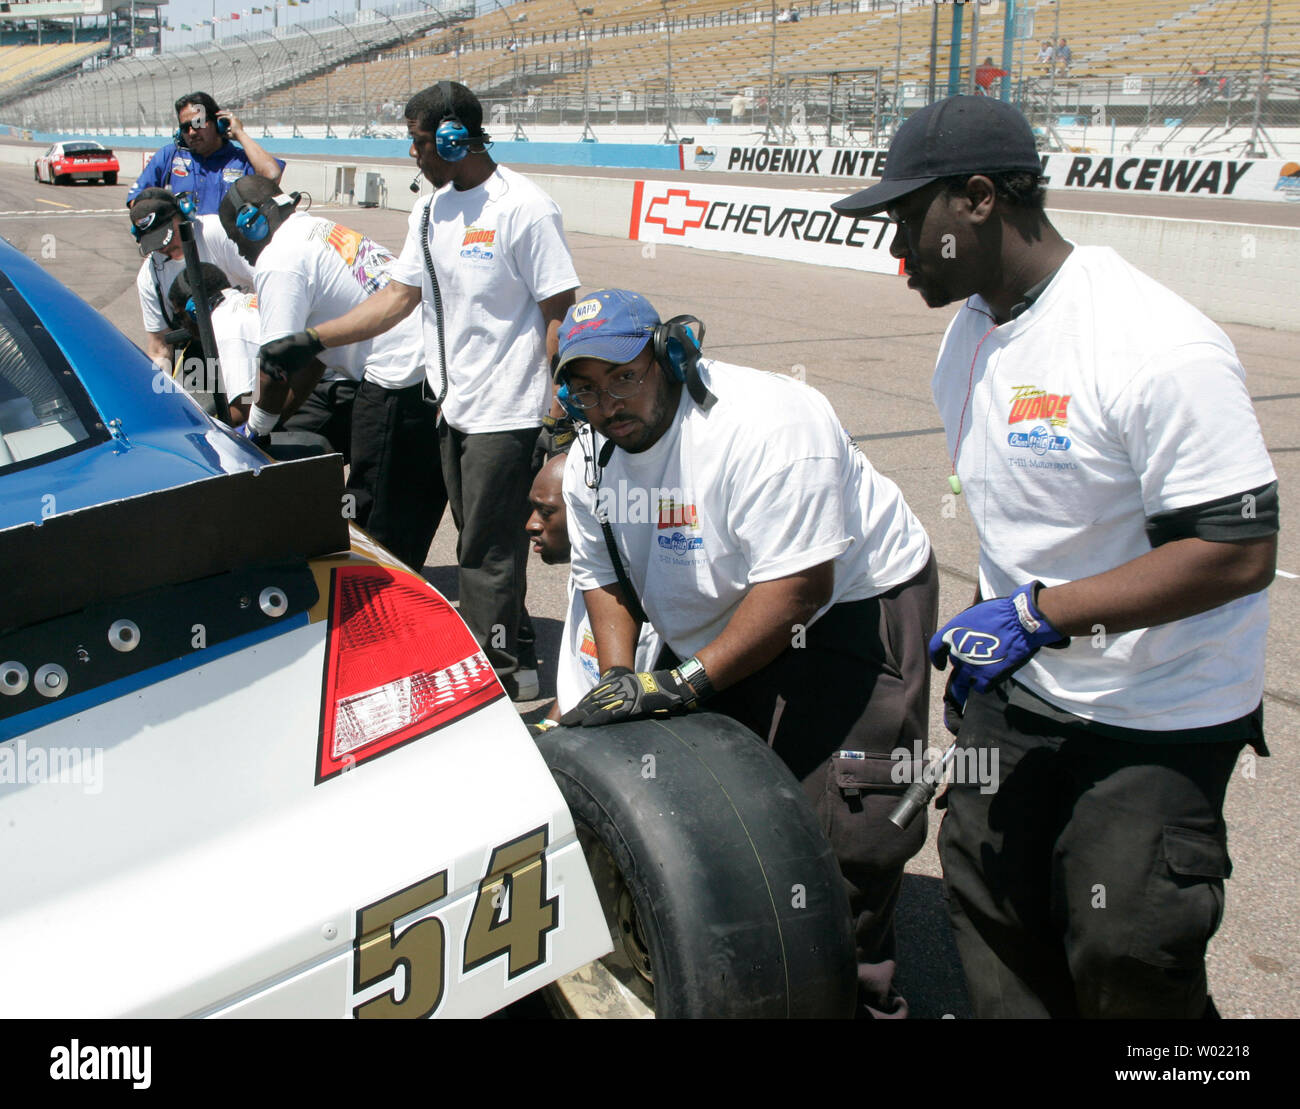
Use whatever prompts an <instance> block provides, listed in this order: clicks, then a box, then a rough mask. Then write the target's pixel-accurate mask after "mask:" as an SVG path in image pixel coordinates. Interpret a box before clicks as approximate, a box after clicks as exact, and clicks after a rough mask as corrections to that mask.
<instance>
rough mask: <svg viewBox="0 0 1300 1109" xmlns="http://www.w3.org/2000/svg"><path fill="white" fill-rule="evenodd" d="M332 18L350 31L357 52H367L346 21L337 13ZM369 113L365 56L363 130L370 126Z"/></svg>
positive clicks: (362, 93)
mask: <svg viewBox="0 0 1300 1109" xmlns="http://www.w3.org/2000/svg"><path fill="white" fill-rule="evenodd" d="M330 19H332V20H334V22H335V23H337V24H338V25H339V26H340V27H342V28H343V30H345V31H346V32H347V33H348V38H350V39H351V40H352V43H353V45H354V46H356V48H357V53H358V54H363V55H364V54H365V52H366V48H365V47H364V46H362V45H361V40H360V39H359V38H357V36H356V35H354V34H353V33H352V28H351V27H349V26H348V25H347V24H346V23H344V22H343V20H341V19H340V18H339V17H338V16H337V15H331V16H330ZM369 115H370V94H369V93H368V92H367V91H366V59H365V58H364V57H363V58H362V59H361V127H362V129H363V130H364V129H366V128H368V127H369V126H370V123H369V119H368V117H369Z"/></svg>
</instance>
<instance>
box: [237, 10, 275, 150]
mask: <svg viewBox="0 0 1300 1109" xmlns="http://www.w3.org/2000/svg"><path fill="white" fill-rule="evenodd" d="M235 38H237V39H239V40H240V42H242V43H243V44H244V45H245V46H247V47H248V52H249V53H250V54H252V55H253V57H254V58H256V59H257V69H258V72H259V73H260V74H261V75H262V89H261V95H260V96H259V99H260V100H261V101H262V103H263V106H265V103H266V86H267V81H266V66H265V65H264V64H263V63H264V62H265V61H266V55H263V54H259V53H258V52H257V47H256V46H254V45H253V43H251V42H250V41H249V39H248V36H247V35H245V34H241V33H239V32H236V33H235ZM263 112H265V107H264V108H263ZM270 134H271V132H270V131H268V130H267V128H266V117H265V114H263V117H262V137H263V138H268V137H269V136H270Z"/></svg>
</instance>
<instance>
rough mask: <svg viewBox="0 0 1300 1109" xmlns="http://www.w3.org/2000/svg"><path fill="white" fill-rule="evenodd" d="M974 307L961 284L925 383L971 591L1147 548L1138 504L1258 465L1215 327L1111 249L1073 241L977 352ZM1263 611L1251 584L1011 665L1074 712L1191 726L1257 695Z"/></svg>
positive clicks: (1262, 455) (991, 590)
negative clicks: (973, 548)
mask: <svg viewBox="0 0 1300 1109" xmlns="http://www.w3.org/2000/svg"><path fill="white" fill-rule="evenodd" d="M970 305H973V306H974V307H971V306H970ZM976 309H983V310H984V311H978V310H976ZM986 311H987V305H985V304H984V303H983V301H981V300H980V299H979V298H978V297H973V298H971V301H970V302H969V303H968V306H963V307H962V308H961V310H960V311H959V312H958V313H957V315H956V317H955V318H954V319H953V321H952V323H951V324H949V326H948V331H947V333H946V334H945V336H944V340H943V346H942V348H941V349H940V352H939V360H938V365H937V366H936V369H935V374H934V381H933V385H932V388H933V391H934V398H935V403H936V405H937V406H938V408H939V412H940V415H941V416H942V418H943V423H944V427H945V428H946V429H947V433H948V452H949V456H950V457H951V455H952V453H953V451H954V449H955V448H956V446H957V439H958V430H957V429H958V424H959V422H960V424H961V442H960V449H959V451H958V456H957V473H958V476H959V477H960V478H961V483H962V489H963V494H964V496H965V498H966V503H967V506H968V507H969V509H970V513H971V519H972V520H973V521H974V523H975V528H976V530H977V532H978V533H979V538H980V590H981V593H982V595H983V596H984V597H1002V596H1006V595H1007V594H1008V593H1011V592H1012V591H1013V590H1015V589H1017V588H1018V587H1019V586H1021V585H1024V584H1025V583H1026V582H1028V581H1033V580H1035V579H1037V580H1039V581H1041V582H1042V583H1043V584H1044V585H1048V586H1052V585H1059V584H1061V583H1063V582H1068V581H1074V580H1076V579H1078V578H1085V577H1089V576H1091V575H1094V574H1099V573H1102V572H1103V571H1106V570H1111V569H1114V568H1115V567H1116V566H1120V565H1122V564H1123V563H1126V562H1129V561H1131V560H1132V559H1135V558H1137V557H1138V556H1140V555H1143V554H1145V553H1147V552H1148V551H1150V550H1151V546H1150V543H1149V542H1148V540H1147V536H1146V532H1145V530H1144V523H1145V520H1146V518H1147V517H1149V516H1152V515H1155V514H1156V513H1160V512H1167V511H1169V510H1171V509H1178V508H1188V507H1190V506H1193V505H1197V504H1203V503H1205V502H1207V501H1212V500H1216V499H1218V498H1220V497H1224V496H1228V495H1230V494H1234V493H1241V492H1245V491H1246V490H1249V489H1253V488H1256V487H1258V486H1261V485H1265V484H1267V483H1268V482H1270V481H1273V480H1274V473H1273V466H1272V464H1271V463H1270V462H1269V458H1268V452H1267V451H1266V450H1265V448H1264V440H1263V437H1262V435H1261V434H1260V430H1259V424H1258V422H1257V421H1256V419H1255V413H1254V410H1253V409H1252V407H1251V403H1250V397H1249V395H1248V393H1247V391H1246V383H1245V373H1244V371H1243V370H1242V368H1241V363H1240V362H1239V361H1238V360H1237V355H1236V352H1235V351H1234V349H1233V346H1232V343H1231V342H1230V341H1229V339H1228V337H1227V336H1226V335H1224V334H1223V332H1222V331H1220V330H1219V328H1218V327H1216V326H1215V325H1214V324H1213V323H1211V322H1210V321H1209V320H1208V319H1206V318H1205V317H1204V316H1203V315H1201V313H1200V312H1198V311H1197V310H1196V309H1195V308H1193V307H1192V306H1191V305H1190V304H1188V303H1187V302H1186V301H1184V300H1182V299H1180V298H1179V297H1177V296H1176V295H1174V294H1173V293H1171V292H1170V291H1169V290H1168V289H1166V288H1164V286H1162V285H1159V284H1157V283H1156V282H1155V281H1153V280H1151V278H1149V277H1147V276H1146V275H1145V274H1143V273H1141V272H1139V271H1138V270H1136V269H1134V268H1133V267H1132V266H1130V265H1129V264H1128V263H1127V262H1125V261H1124V260H1123V259H1122V258H1121V257H1120V256H1119V255H1118V254H1116V253H1115V252H1114V251H1113V250H1111V249H1109V248H1107V247H1075V248H1074V250H1073V252H1072V253H1071V254H1070V256H1069V257H1068V258H1067V259H1066V262H1065V264H1064V265H1063V266H1062V267H1061V269H1060V271H1059V272H1058V273H1057V274H1056V276H1055V277H1054V278H1053V279H1052V281H1051V283H1050V284H1049V285H1048V286H1047V288H1046V289H1045V290H1044V291H1043V294H1042V296H1041V297H1039V299H1038V300H1037V301H1035V302H1034V304H1033V305H1031V306H1030V307H1029V309H1028V310H1027V311H1025V312H1024V313H1023V314H1022V315H1021V316H1019V317H1018V318H1017V319H1014V320H1012V321H1010V322H1009V323H1005V324H1003V325H1002V326H1001V327H998V328H997V329H996V330H994V331H992V332H991V333H989V334H988V335H987V337H986V338H985V339H984V343H983V346H982V347H980V349H979V354H978V357H976V354H975V348H976V346H977V344H979V342H980V339H981V337H982V336H985V333H986V332H988V331H989V328H990V327H991V326H992V319H991V318H990V316H988V315H986V314H985V312H986ZM968 390H969V393H970V400H969V404H967V402H966V395H967V392H968ZM963 405H965V406H966V414H965V418H964V420H963V419H962V416H961V412H962V408H963ZM1267 627H1268V603H1267V601H1266V599H1265V596H1264V594H1263V593H1256V594H1254V595H1252V596H1249V597H1242V598H1240V599H1239V600H1236V601H1232V602H1230V603H1229V604H1226V605H1223V606H1221V607H1219V608H1216V609H1212V610H1210V611H1209V612H1203V613H1200V614H1199V615H1197V616H1193V617H1190V618H1188V619H1186V620H1178V621H1175V622H1174V623H1171V624H1164V625H1161V626H1160V627H1157V628H1148V629H1145V630H1139V631H1132V632H1127V633H1124V634H1122V635H1108V634H1106V633H1105V630H1104V629H1102V628H1100V627H1099V628H1098V629H1097V634H1096V635H1095V636H1092V637H1089V636H1078V637H1076V638H1075V639H1073V640H1072V641H1071V643H1070V645H1069V646H1068V647H1066V648H1065V649H1063V650H1045V651H1040V652H1039V653H1038V654H1037V655H1035V656H1034V658H1033V659H1031V660H1030V662H1029V663H1028V664H1027V665H1026V666H1024V667H1023V668H1022V669H1020V670H1018V671H1017V672H1016V676H1015V680H1016V681H1018V682H1020V683H1021V684H1022V685H1024V686H1025V687H1026V688H1028V689H1030V690H1031V691H1033V692H1034V693H1036V694H1038V695H1039V696H1040V697H1043V698H1045V699H1046V700H1047V701H1049V702H1051V703H1052V704H1055V705H1057V706H1058V707H1060V708H1062V709H1065V710H1066V711H1068V712H1071V713H1074V714H1075V715H1077V716H1080V717H1082V718H1084V719H1087V720H1095V721H1099V722H1101V723H1104V724H1113V725H1118V726H1120V727H1128V728H1141V729H1148V730H1161V731H1163V730H1172V729H1179V728H1195V727H1207V726H1210V725H1214V724H1221V723H1226V722H1227V721H1230V720H1234V719H1236V718H1238V717H1241V716H1244V715H1245V714H1246V713H1248V712H1250V711H1252V710H1253V709H1254V708H1255V706H1256V705H1257V704H1258V703H1259V699H1260V696H1261V695H1262V692H1263V683H1264V636H1265V632H1266V630H1267Z"/></svg>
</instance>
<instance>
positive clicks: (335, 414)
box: [278, 378, 357, 462]
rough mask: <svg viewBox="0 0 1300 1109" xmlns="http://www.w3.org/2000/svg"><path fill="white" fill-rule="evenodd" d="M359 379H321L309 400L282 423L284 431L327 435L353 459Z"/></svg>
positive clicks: (344, 454) (333, 443) (326, 436)
mask: <svg viewBox="0 0 1300 1109" xmlns="http://www.w3.org/2000/svg"><path fill="white" fill-rule="evenodd" d="M356 395H357V382H355V381H349V380H348V379H347V378H337V379H335V380H333V381H321V382H318V383H317V385H316V388H314V389H313V390H312V391H311V393H309V394H308V396H307V399H306V400H305V401H303V402H302V404H301V405H300V406H299V407H298V408H297V409H295V410H294V413H293V415H291V416H287V417H285V419H283V420H281V421H280V423H279V425H278V430H280V431H310V432H315V433H316V434H317V435H323V436H324V437H325V438H326V439H328V440H329V444H330V446H331V447H333V448H334V450H336V451H337V452H338V453H339V454H341V455H342V456H343V461H344V462H351V461H352V449H351V447H352V403H353V400H354V398H355V397H356Z"/></svg>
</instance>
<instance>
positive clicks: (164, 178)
mask: <svg viewBox="0 0 1300 1109" xmlns="http://www.w3.org/2000/svg"><path fill="white" fill-rule="evenodd" d="M275 161H276V164H277V165H278V166H279V167H280V169H281V170H283V169H284V162H283V161H282V160H281V159H279V158H277V159H276V160H275ZM256 172H257V171H256V170H255V169H254V168H253V165H252V163H251V162H250V161H249V160H248V157H247V155H245V154H244V148H243V147H242V146H240V145H239V144H238V143H237V142H227V143H226V144H225V145H224V146H222V147H221V149H220V150H218V151H217V152H216V153H215V154H212V155H210V156H209V157H207V158H200V157H199V156H198V155H197V154H195V153H194V152H193V151H192V150H187V149H186V148H185V147H183V146H177V145H176V144H175V143H174V142H169V143H168V144H167V145H166V146H164V147H162V148H161V149H159V150H157V151H156V152H155V153H154V156H153V157H152V158H150V159H149V164H148V165H147V166H145V167H144V170H143V172H142V173H141V174H140V176H139V177H137V178H136V182H135V184H134V185H132V186H131V191H130V192H128V193H127V194H126V203H127V205H128V207H129V206H130V204H131V202H132V201H133V200H134V199H135V195H136V193H138V192H139V191H140V190H141V189H146V188H163V189H171V191H172V192H173V193H185V192H192V193H194V194H195V195H196V196H197V198H198V205H199V206H198V214H199V215H201V216H209V215H215V214H216V212H217V209H219V208H220V207H221V198H222V197H223V196H225V195H226V190H227V189H229V188H230V186H231V184H233V183H234V182H235V181H238V180H239V179H240V178H241V177H243V176H244V175H245V174H249V173H256Z"/></svg>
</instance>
